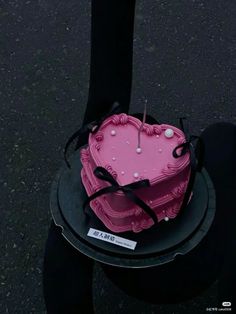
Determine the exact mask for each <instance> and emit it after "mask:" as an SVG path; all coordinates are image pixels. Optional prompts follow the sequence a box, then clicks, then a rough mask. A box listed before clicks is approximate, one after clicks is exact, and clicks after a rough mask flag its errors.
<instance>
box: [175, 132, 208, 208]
mask: <svg viewBox="0 0 236 314" xmlns="http://www.w3.org/2000/svg"><path fill="white" fill-rule="evenodd" d="M195 140H197V149H195V150H194V147H193V144H192V142H193V141H195ZM180 148H182V150H181V152H180V154H177V150H178V149H180ZM187 151H189V153H190V167H191V173H190V178H189V182H188V186H187V188H186V191H185V196H184V199H183V202H182V205H181V208H180V213H181V212H182V211H183V209H184V208H185V207H186V206H187V204H188V201H189V198H190V195H191V192H192V189H193V186H194V181H195V177H196V172H200V171H201V169H202V166H203V159H204V143H203V141H202V139H201V137H199V136H196V135H191V136H190V137H189V140H188V141H187V142H185V143H183V144H180V145H178V146H177V147H175V149H174V150H173V157H175V158H179V157H181V156H183V155H185V154H186V152H187Z"/></svg>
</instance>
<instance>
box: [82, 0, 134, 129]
mask: <svg viewBox="0 0 236 314" xmlns="http://www.w3.org/2000/svg"><path fill="white" fill-rule="evenodd" d="M134 11H135V0H112V1H111V0H92V28H91V62H90V87H89V97H88V103H87V108H86V111H85V116H84V121H83V122H84V124H85V123H88V122H90V121H93V120H95V119H97V118H98V117H100V116H102V115H103V114H104V113H106V112H107V111H108V110H109V108H110V106H111V105H112V104H113V103H114V102H115V101H118V102H119V103H120V105H121V108H122V111H123V112H128V109H129V102H130V94H131V83H132V55H133V29H134Z"/></svg>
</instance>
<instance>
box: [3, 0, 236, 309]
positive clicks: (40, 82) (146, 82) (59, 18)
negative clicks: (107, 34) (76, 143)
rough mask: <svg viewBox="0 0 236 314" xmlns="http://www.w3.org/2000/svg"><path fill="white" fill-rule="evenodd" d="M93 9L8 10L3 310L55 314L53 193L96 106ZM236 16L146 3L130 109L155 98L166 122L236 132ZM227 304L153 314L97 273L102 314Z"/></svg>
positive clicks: (210, 8)
mask: <svg viewBox="0 0 236 314" xmlns="http://www.w3.org/2000/svg"><path fill="white" fill-rule="evenodd" d="M90 9H91V3H90V1H86V0H80V1H78V0H68V1H59V0H57V1H56V0H38V1H36V0H35V1H27V0H18V1H17V0H11V1H10V0H9V1H4V0H1V1H0V73H1V74H0V122H1V123H0V137H1V148H0V152H1V164H0V169H1V171H0V184H1V203H0V215H1V216H0V239H1V241H0V253H1V254H0V313H13V314H14V313H17V314H18V313H19V314H21V313H23V314H24V313H25V314H28V313H45V306H44V301H43V296H42V262H43V252H44V245H45V241H46V238H47V232H48V227H49V223H50V212H49V192H50V185H51V182H52V180H53V177H54V175H55V173H56V171H57V170H58V168H59V167H60V165H61V164H62V149H63V146H64V144H65V142H66V140H67V138H68V136H69V135H71V133H72V132H74V131H75V130H76V129H77V128H78V127H79V126H80V124H81V122H82V118H83V114H84V110H85V106H86V102H87V97H88V84H89V62H90V60H89V57H90V18H91V16H90ZM235 16H236V2H235V1H232V0H231V1H225V0H207V1H206V0H202V1H201V0H199V1H198V0H188V1H187V0H180V1H166V0H156V1H154V0H150V1H143V0H142V1H141V0H137V4H136V19H135V35H134V60H133V65H134V66H133V89H132V99H131V106H130V112H131V113H132V112H137V111H141V110H142V107H143V99H144V98H147V99H148V104H149V106H148V112H149V113H150V114H152V115H154V116H155V117H156V118H157V120H159V121H160V122H163V123H170V124H176V122H177V118H178V117H180V116H186V117H188V119H189V121H190V126H191V131H192V133H195V134H199V133H200V132H201V131H202V130H203V129H204V128H205V127H207V126H208V125H209V124H211V123H215V122H219V121H228V122H232V123H236V106H235V100H236V92H235V90H236V89H235V83H236V82H235V64H236V41H235V38H236V36H235V35H236V34H235V31H236V27H235V26H236V25H235ZM226 140H227V139H226ZM219 149H220V147H219ZM215 295H216V285H212V287H211V288H210V289H208V290H207V291H205V292H204V293H203V294H202V295H200V296H198V297H196V298H195V299H193V300H190V301H188V302H185V303H181V304H176V305H150V304H146V303H144V302H141V301H139V300H136V299H134V298H130V297H127V296H126V295H125V294H124V293H123V292H122V291H120V290H119V289H118V288H117V287H115V286H114V285H113V284H112V283H111V282H110V281H109V280H108V279H107V278H105V277H104V274H103V273H102V270H101V269H100V268H99V267H98V266H97V267H96V269H95V276H94V303H95V309H96V313H100V314H106V313H114V314H115V313H120V314H128V313H138V314H155V313H170V314H172V313H175V314H178V313H181V314H182V313H189V312H191V313H205V312H206V307H214V305H215V304H214V302H215ZM82 314H86V313H82Z"/></svg>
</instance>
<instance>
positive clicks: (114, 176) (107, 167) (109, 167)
mask: <svg viewBox="0 0 236 314" xmlns="http://www.w3.org/2000/svg"><path fill="white" fill-rule="evenodd" d="M105 169H106V170H107V171H108V172H109V173H110V174H111V175H112V176H113V178H115V179H116V178H117V172H116V171H115V170H113V169H112V167H111V165H109V164H107V165H105Z"/></svg>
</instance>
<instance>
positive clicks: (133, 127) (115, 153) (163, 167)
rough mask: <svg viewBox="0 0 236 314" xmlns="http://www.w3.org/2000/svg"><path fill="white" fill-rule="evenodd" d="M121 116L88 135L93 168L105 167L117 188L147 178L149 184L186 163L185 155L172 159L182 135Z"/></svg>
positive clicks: (113, 118) (164, 126)
mask: <svg viewBox="0 0 236 314" xmlns="http://www.w3.org/2000/svg"><path fill="white" fill-rule="evenodd" d="M141 125H142V122H141V121H140V120H138V119H137V118H135V117H132V116H129V115H126V114H124V113H122V114H117V115H112V116H110V117H109V118H107V119H106V120H105V121H104V122H103V124H102V125H101V127H100V129H99V131H98V132H97V133H94V134H93V133H91V134H90V136H89V147H90V154H91V155H92V158H93V160H94V162H95V166H101V167H104V168H106V169H107V170H108V171H109V172H110V173H111V174H112V175H113V176H114V177H115V178H116V180H117V182H118V183H119V184H120V185H126V184H129V183H131V182H135V181H138V180H143V179H149V181H150V183H151V185H152V184H155V183H157V182H160V181H162V180H164V179H166V178H167V177H171V176H174V175H176V174H177V173H178V172H180V171H181V170H182V169H183V168H185V167H186V166H187V164H189V161H190V157H189V153H188V152H187V153H186V154H185V155H183V156H181V157H179V158H174V157H173V154H172V152H173V150H174V149H175V147H176V146H178V145H180V144H182V143H184V142H185V141H186V139H185V135H184V133H183V132H182V131H181V130H180V129H178V128H176V127H174V126H171V125H167V124H161V125H158V124H154V125H150V124H147V123H145V124H144V125H143V127H142V130H141V133H140V147H138V132H139V129H140V127H141Z"/></svg>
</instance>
